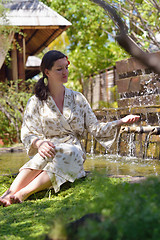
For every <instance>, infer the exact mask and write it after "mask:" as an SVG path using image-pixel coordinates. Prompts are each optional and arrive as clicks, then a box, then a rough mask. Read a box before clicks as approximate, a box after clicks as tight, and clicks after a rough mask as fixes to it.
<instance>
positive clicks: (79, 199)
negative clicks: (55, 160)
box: [0, 172, 160, 240]
mask: <svg viewBox="0 0 160 240" xmlns="http://www.w3.org/2000/svg"><path fill="white" fill-rule="evenodd" d="M12 180H13V179H12V178H11V177H6V176H5V177H2V176H1V177H0V194H2V193H3V192H4V191H5V190H6V189H7V188H8V186H9V185H10V183H11V181H12ZM90 213H98V214H99V216H100V220H98V221H97V219H95V220H94V219H92V218H90V219H88V220H86V221H85V222H84V223H83V224H81V223H80V224H79V225H78V226H76V231H75V229H72V226H74V227H75V225H72V224H71V225H68V224H69V223H72V222H74V221H76V220H77V219H80V218H81V217H82V216H84V215H86V214H90ZM159 226H160V178H159V177H152V178H148V179H147V180H145V181H144V182H142V183H135V184H130V183H127V182H126V180H124V179H117V178H108V177H106V175H105V174H98V173H96V172H94V173H92V174H91V175H89V176H88V177H86V178H85V179H81V180H77V181H76V182H74V183H71V184H66V185H64V186H63V187H62V189H61V191H60V192H59V193H57V194H54V192H53V191H51V190H49V191H47V192H46V191H44V192H41V193H38V194H36V195H33V196H31V197H30V198H29V199H28V200H26V201H25V202H24V203H22V204H15V205H11V206H9V207H7V208H3V207H2V206H1V207H0V240H4V239H6V240H22V239H24V240H44V239H45V238H46V235H47V234H49V235H50V239H59V240H72V239H73V240H93V239H94V240H103V239H104V240H112V239H113V240H147V239H153V240H158V239H160V227H159ZM72 230H74V231H72ZM73 232H74V234H73ZM51 236H52V238H51Z"/></svg>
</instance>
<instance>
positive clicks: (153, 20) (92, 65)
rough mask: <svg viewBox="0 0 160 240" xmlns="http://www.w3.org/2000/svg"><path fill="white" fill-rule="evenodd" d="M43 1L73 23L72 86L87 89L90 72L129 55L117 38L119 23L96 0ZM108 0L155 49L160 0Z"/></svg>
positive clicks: (136, 36) (131, 30) (138, 37)
mask: <svg viewBox="0 0 160 240" xmlns="http://www.w3.org/2000/svg"><path fill="white" fill-rule="evenodd" d="M42 1H43V2H44V3H45V4H48V5H49V6H50V7H51V8H53V9H54V10H55V11H57V12H58V13H59V14H61V15H62V16H64V17H65V18H67V19H68V20H69V21H70V22H71V23H72V26H71V27H69V29H68V30H67V36H68V39H69V40H70V44H69V46H68V51H69V57H70V61H71V66H70V80H71V84H70V87H72V88H75V89H77V90H81V89H82V90H83V85H84V82H85V81H87V78H88V76H89V75H91V74H93V73H94V74H95V73H96V72H98V71H99V70H102V69H105V68H107V67H109V66H113V65H114V64H115V62H116V61H117V60H121V59H124V58H126V57H129V55H127V54H126V53H125V52H124V51H123V50H122V49H121V48H120V47H119V46H118V45H117V44H116V43H115V41H114V37H115V36H116V34H118V29H117V27H116V25H115V23H114V22H113V21H112V19H111V18H110V17H108V15H107V13H104V11H103V9H101V8H100V7H98V5H96V4H93V3H92V1H89V0H87V1H85V0H82V1H76V0H66V1H64V0H54V1H47V0H42ZM107 3H109V4H110V5H111V6H114V7H115V9H116V10H117V13H118V14H119V15H120V16H121V18H122V19H123V20H124V22H125V23H126V25H127V27H128V30H129V34H130V35H131V37H132V38H133V39H134V40H135V41H136V42H137V43H138V44H139V45H140V46H142V47H143V48H145V49H146V48H149V47H150V49H152V50H153V48H154V46H156V47H160V43H159V42H158V39H156V34H157V33H158V32H159V30H160V29H159V26H160V22H159V20H160V18H159V4H158V2H157V1H156V0H155V1H152V0H136V1H134V2H133V1H130V0H125V1H120V0H115V1H111V0H109V1H107ZM59 47H60V49H59V50H61V48H62V49H63V47H62V45H59ZM77 81H79V83H78V82H77ZM73 83H74V84H73Z"/></svg>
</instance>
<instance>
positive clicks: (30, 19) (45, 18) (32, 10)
mask: <svg viewBox="0 0 160 240" xmlns="http://www.w3.org/2000/svg"><path fill="white" fill-rule="evenodd" d="M4 6H5V7H6V8H8V9H10V11H9V12H8V13H7V17H8V19H9V24H10V25H12V26H23V27H24V26H26V27H27V26H70V25H71V23H70V22H69V21H67V20H66V19H65V18H63V17H62V16H61V15H59V14H58V13H57V12H55V11H53V10H52V9H51V8H49V7H47V6H46V5H45V4H43V3H42V2H39V1H38V0H11V1H9V2H8V3H5V4H4Z"/></svg>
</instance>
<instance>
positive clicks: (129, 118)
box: [119, 115, 140, 125]
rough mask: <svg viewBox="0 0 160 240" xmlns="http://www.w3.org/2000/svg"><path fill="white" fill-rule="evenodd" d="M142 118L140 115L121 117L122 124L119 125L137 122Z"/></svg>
mask: <svg viewBox="0 0 160 240" xmlns="http://www.w3.org/2000/svg"><path fill="white" fill-rule="evenodd" d="M139 119H140V116H139V115H127V116H125V117H124V118H121V119H120V120H119V121H120V124H119V125H123V124H132V123H134V122H137V121H138V120H139Z"/></svg>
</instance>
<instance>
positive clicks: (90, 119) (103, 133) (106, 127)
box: [81, 94, 120, 150]
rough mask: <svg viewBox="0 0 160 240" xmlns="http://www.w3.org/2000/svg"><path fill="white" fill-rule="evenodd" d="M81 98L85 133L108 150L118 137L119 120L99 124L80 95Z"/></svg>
mask: <svg viewBox="0 0 160 240" xmlns="http://www.w3.org/2000/svg"><path fill="white" fill-rule="evenodd" d="M81 97H82V102H83V108H84V117H85V127H86V129H87V131H88V132H90V133H91V135H93V136H94V137H95V139H96V140H97V141H98V142H99V143H100V144H101V145H102V146H103V147H104V148H105V149H106V150H108V149H110V148H111V146H112V147H113V144H114V143H116V140H117V137H118V135H119V131H120V126H119V120H116V121H112V122H99V121H98V120H97V117H96V116H95V114H94V112H93V110H92V108H91V106H90V104H89V103H88V101H87V100H86V98H85V97H84V96H83V95H82V94H81Z"/></svg>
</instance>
